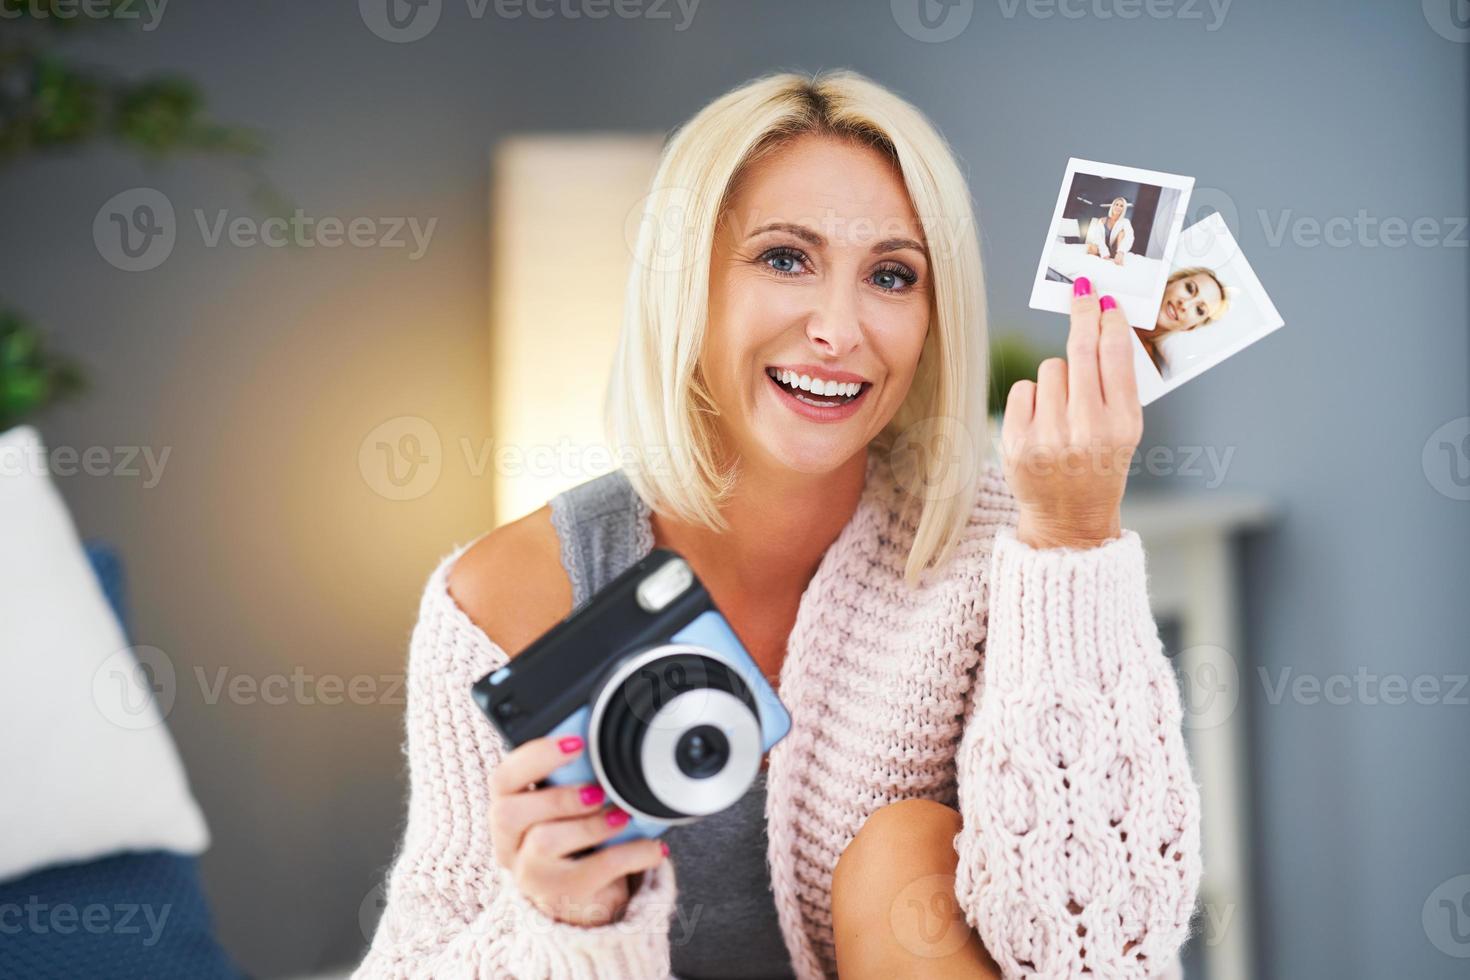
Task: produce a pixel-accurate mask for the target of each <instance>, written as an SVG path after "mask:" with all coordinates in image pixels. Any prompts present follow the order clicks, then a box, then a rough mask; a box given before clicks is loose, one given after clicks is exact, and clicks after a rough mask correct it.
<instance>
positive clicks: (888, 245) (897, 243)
mask: <svg viewBox="0 0 1470 980" xmlns="http://www.w3.org/2000/svg"><path fill="white" fill-rule="evenodd" d="M905 248H911V249H913V250H914V251H915V252H918V253H919V254H920V255H922V256H924V258H926V259H927V258H928V257H929V250H928V249H927V248H925V247H924V246H923V245H920V244H919V243H918V242H916V241H914V240H913V239H912V238H885V239H884V240H883V241H881V242H879V243H878V244H877V245H874V246H873V254H874V255H878V254H880V253H882V252H897V251H899V250H901V249H905Z"/></svg>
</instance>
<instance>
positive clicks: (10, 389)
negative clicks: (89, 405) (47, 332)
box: [0, 310, 85, 432]
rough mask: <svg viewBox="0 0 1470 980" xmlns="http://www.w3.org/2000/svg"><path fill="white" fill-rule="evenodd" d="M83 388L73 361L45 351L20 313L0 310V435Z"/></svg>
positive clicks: (41, 342) (35, 331)
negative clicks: (34, 413) (43, 408)
mask: <svg viewBox="0 0 1470 980" xmlns="http://www.w3.org/2000/svg"><path fill="white" fill-rule="evenodd" d="M84 387H85V381H84V380H83V378H82V372H81V369H80V368H78V367H77V365H76V363H75V362H73V361H72V360H71V359H70V358H67V357H64V356H62V355H60V354H58V353H56V352H54V351H52V350H50V349H49V348H47V347H46V344H45V342H44V341H43V340H42V337H41V332H40V331H39V330H38V329H36V327H35V326H33V325H32V324H31V323H30V322H29V321H28V320H27V319H26V318H25V317H24V316H22V315H21V314H20V313H17V312H16V311H14V310H0V432H3V431H5V430H6V429H9V428H10V427H11V426H14V425H18V424H20V422H21V421H22V420H23V419H25V418H26V417H27V416H29V415H31V414H32V413H33V412H36V411H37V410H39V409H40V408H42V407H44V406H46V405H49V404H52V403H54V402H57V401H60V400H62V399H64V398H67V397H70V396H71V395H75V394H77V393H78V392H80V391H81V390H82V389H83V388H84Z"/></svg>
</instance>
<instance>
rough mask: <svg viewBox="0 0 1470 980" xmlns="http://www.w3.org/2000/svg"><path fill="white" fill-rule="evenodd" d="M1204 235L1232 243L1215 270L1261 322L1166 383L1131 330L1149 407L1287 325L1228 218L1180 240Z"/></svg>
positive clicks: (1213, 219)
mask: <svg viewBox="0 0 1470 980" xmlns="http://www.w3.org/2000/svg"><path fill="white" fill-rule="evenodd" d="M1204 235H1209V236H1213V237H1214V238H1215V239H1218V240H1221V241H1224V242H1227V243H1228V247H1227V254H1228V256H1229V258H1227V259H1226V260H1225V262H1224V263H1223V264H1222V266H1221V268H1219V269H1215V270H1214V271H1216V272H1221V271H1226V270H1228V275H1227V278H1228V279H1229V280H1230V287H1231V288H1232V289H1239V290H1240V291H1241V292H1242V293H1244V294H1245V295H1247V296H1249V297H1250V300H1251V302H1252V303H1254V304H1255V306H1256V309H1257V310H1259V311H1260V313H1261V318H1262V319H1261V323H1260V325H1259V326H1258V327H1257V328H1256V329H1255V330H1252V331H1251V332H1250V334H1248V335H1247V336H1246V337H1245V338H1243V339H1241V340H1238V341H1236V342H1235V343H1233V344H1230V345H1228V346H1226V347H1223V348H1221V350H1220V352H1219V354H1218V356H1216V357H1214V358H1212V359H1211V360H1210V361H1209V362H1208V363H1205V364H1196V365H1194V366H1193V367H1191V368H1189V369H1188V370H1187V371H1181V372H1180V373H1179V374H1178V375H1176V376H1175V377H1172V378H1170V379H1169V380H1167V381H1165V380H1164V378H1163V376H1162V375H1161V374H1160V373H1159V371H1158V369H1157V368H1155V367H1154V363H1153V360H1152V359H1151V358H1150V357H1149V356H1148V352H1147V351H1146V350H1144V348H1143V341H1141V340H1139V339H1138V335H1137V334H1134V333H1132V331H1130V334H1131V335H1132V337H1133V370H1134V374H1135V375H1136V376H1137V378H1138V400H1139V402H1140V403H1141V404H1143V405H1147V404H1148V403H1149V402H1152V401H1154V400H1155V399H1157V398H1160V397H1161V396H1163V395H1166V394H1168V393H1169V392H1171V391H1173V390H1174V389H1175V388H1178V387H1179V386H1180V385H1182V384H1184V383H1185V382H1187V381H1193V380H1194V379H1195V378H1197V377H1199V376H1200V375H1201V374H1204V373H1205V372H1206V371H1208V370H1210V369H1211V368H1214V367H1216V366H1218V365H1219V364H1221V363H1223V362H1224V361H1228V360H1229V359H1230V358H1232V357H1234V356H1235V355H1236V354H1239V353H1240V352H1241V351H1243V350H1245V349H1246V348H1247V347H1249V346H1251V345H1252V344H1254V343H1255V342H1256V341H1258V340H1261V339H1262V338H1264V337H1267V336H1269V335H1270V334H1273V333H1275V332H1276V331H1277V330H1279V329H1281V327H1282V326H1283V325H1284V323H1285V321H1284V320H1282V318H1281V313H1280V312H1279V311H1278V310H1277V309H1276V304H1275V303H1273V302H1271V297H1270V296H1267V295H1266V287H1265V286H1263V285H1261V280H1260V277H1258V276H1257V275H1256V270H1255V269H1253V268H1251V264H1250V260H1249V259H1247V258H1246V257H1245V252H1243V251H1242V250H1241V248H1240V243H1239V242H1238V241H1236V239H1235V236H1234V235H1232V234H1231V233H1230V226H1229V225H1227V224H1226V223H1225V219H1224V218H1222V217H1220V215H1219V213H1218V212H1216V213H1212V214H1210V215H1208V216H1207V217H1204V218H1201V219H1200V220H1199V221H1196V222H1195V223H1194V224H1192V225H1190V226H1189V227H1188V228H1187V229H1185V230H1184V232H1183V233H1182V234H1181V235H1180V238H1181V239H1183V238H1184V237H1186V236H1187V237H1189V238H1198V237H1200V236H1204ZM1176 254H1177V253H1176ZM1198 254H1199V253H1197V252H1196V253H1193V254H1192V255H1191V257H1190V258H1189V259H1188V260H1187V264H1194V261H1193V259H1194V257H1197V255H1198ZM1175 268H1176V265H1175V264H1174V263H1170V269H1169V271H1170V272H1171V273H1172V272H1173V271H1174V269H1175Z"/></svg>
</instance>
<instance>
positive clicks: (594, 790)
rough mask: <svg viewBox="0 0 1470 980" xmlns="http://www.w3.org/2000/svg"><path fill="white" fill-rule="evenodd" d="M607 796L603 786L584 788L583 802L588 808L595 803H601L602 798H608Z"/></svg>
mask: <svg viewBox="0 0 1470 980" xmlns="http://www.w3.org/2000/svg"><path fill="white" fill-rule="evenodd" d="M606 795H607V794H606V793H604V792H603V791H602V787H601V786H583V787H582V793H581V796H582V802H583V804H585V805H586V806H591V805H592V804H594V803H601V802H602V798H603V797H604V796H606Z"/></svg>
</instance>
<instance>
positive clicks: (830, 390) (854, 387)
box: [766, 368, 873, 422]
mask: <svg viewBox="0 0 1470 980" xmlns="http://www.w3.org/2000/svg"><path fill="white" fill-rule="evenodd" d="M766 377H767V378H769V379H770V381H771V385H772V387H774V388H775V390H776V392H777V393H778V394H779V395H780V396H781V399H782V401H784V402H785V403H786V404H787V405H789V406H791V407H792V408H793V409H794V410H796V411H797V412H798V413H799V414H801V415H804V416H806V417H807V418H810V419H814V420H816V421H822V422H826V421H837V420H839V419H844V418H847V417H848V416H850V415H852V414H853V413H854V412H855V411H857V406H858V404H859V403H860V402H861V401H862V399H863V396H864V395H866V394H867V392H868V389H869V388H871V387H873V384H872V382H870V381H861V382H858V381H854V382H831V381H825V382H824V381H821V380H814V379H811V378H807V379H806V387H805V388H803V387H802V386H801V381H802V377H803V376H799V375H796V374H794V373H793V372H790V371H778V370H777V369H776V368H766ZM813 389H815V390H813Z"/></svg>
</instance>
